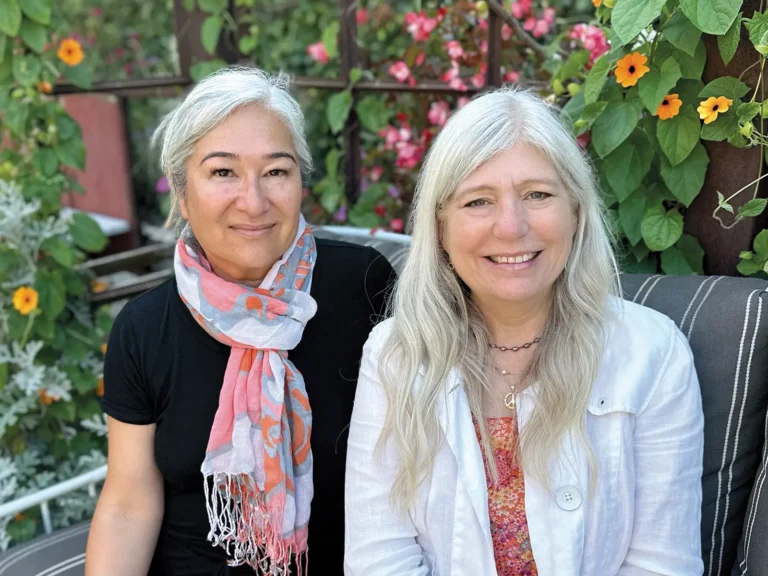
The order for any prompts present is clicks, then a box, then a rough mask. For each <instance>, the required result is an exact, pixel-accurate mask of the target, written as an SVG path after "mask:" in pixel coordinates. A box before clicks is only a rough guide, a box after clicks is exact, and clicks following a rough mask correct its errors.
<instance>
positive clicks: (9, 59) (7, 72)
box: [0, 54, 13, 84]
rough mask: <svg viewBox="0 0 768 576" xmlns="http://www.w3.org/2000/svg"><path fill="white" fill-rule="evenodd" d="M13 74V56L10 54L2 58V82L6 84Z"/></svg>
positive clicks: (0, 80)
mask: <svg viewBox="0 0 768 576" xmlns="http://www.w3.org/2000/svg"><path fill="white" fill-rule="evenodd" d="M12 75H13V56H12V55H11V54H8V55H7V56H6V57H5V59H3V60H0V84H4V83H5V82H6V81H7V80H8V79H9V78H10V77H11V76H12Z"/></svg>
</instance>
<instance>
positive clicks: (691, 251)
mask: <svg viewBox="0 0 768 576" xmlns="http://www.w3.org/2000/svg"><path fill="white" fill-rule="evenodd" d="M675 246H677V249H678V250H680V253H681V254H682V255H683V258H685V261H686V262H687V263H688V266H690V268H691V270H693V273H694V274H704V249H703V248H702V247H701V244H699V241H698V240H696V238H694V237H693V236H690V235H689V234H683V236H682V237H681V238H680V240H678V241H677V244H675Z"/></svg>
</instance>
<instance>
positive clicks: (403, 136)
mask: <svg viewBox="0 0 768 576" xmlns="http://www.w3.org/2000/svg"><path fill="white" fill-rule="evenodd" d="M397 134H398V136H399V137H400V142H408V140H410V139H411V125H410V124H403V125H402V126H400V130H398V131H397Z"/></svg>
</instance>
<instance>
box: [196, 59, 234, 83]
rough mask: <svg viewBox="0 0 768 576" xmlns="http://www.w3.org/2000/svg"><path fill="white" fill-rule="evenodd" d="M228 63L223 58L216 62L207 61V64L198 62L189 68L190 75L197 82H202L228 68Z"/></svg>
mask: <svg viewBox="0 0 768 576" xmlns="http://www.w3.org/2000/svg"><path fill="white" fill-rule="evenodd" d="M226 66H227V63H226V62H225V61H224V60H222V59H221V58H216V59H215V60H206V61H205V62H197V63H196V64H193V65H192V66H190V67H189V75H190V76H191V77H192V80H194V81H195V82H200V80H202V79H203V78H205V77H206V76H208V75H210V74H213V73H214V72H216V71H217V70H221V69H222V68H226Z"/></svg>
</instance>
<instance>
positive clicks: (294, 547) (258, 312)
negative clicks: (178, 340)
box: [174, 217, 317, 574]
mask: <svg viewBox="0 0 768 576" xmlns="http://www.w3.org/2000/svg"><path fill="white" fill-rule="evenodd" d="M316 257H317V254H316V250H315V241H314V238H313V237H312V234H311V232H310V230H309V227H308V226H307V224H306V222H305V221H304V218H303V217H301V218H300V220H299V228H298V231H297V233H296V238H295V239H294V241H293V244H292V245H291V248H290V249H289V250H288V251H287V252H286V253H285V255H284V256H283V258H282V259H281V260H279V261H278V262H276V263H275V265H274V266H273V267H272V269H271V270H270V272H269V274H268V275H267V277H266V278H265V279H264V281H263V282H262V283H261V286H260V287H259V288H250V287H248V286H243V285H240V284H235V283H232V282H227V281H225V280H222V279H221V278H219V277H218V276H216V274H214V273H213V271H212V269H211V265H210V264H209V263H208V261H207V260H206V258H205V256H203V255H202V254H201V253H199V252H198V251H197V250H195V249H194V248H192V247H190V246H188V245H187V244H186V243H185V242H184V241H183V240H179V242H178V244H177V246H176V254H175V258H174V260H175V261H174V268H175V273H176V283H177V284H178V287H179V294H180V296H181V299H182V300H183V301H184V303H185V304H186V305H187V307H188V308H189V310H190V312H192V315H193V316H194V318H195V320H197V322H198V323H199V324H200V326H202V327H203V328H204V329H205V331H206V332H208V334H210V335H211V336H212V337H213V338H215V339H216V340H218V341H219V342H221V343H223V344H226V345H228V346H231V347H232V351H231V353H230V356H229V362H228V363H227V369H226V372H225V374H224V383H223V385H222V388H221V393H220V395H219V407H218V409H217V410H216V416H215V418H214V421H213V427H212V428H211V435H210V438H209V440H208V448H207V449H206V454H205V460H204V461H203V465H202V468H201V471H202V473H203V476H204V484H205V499H206V506H207V509H208V521H209V523H210V526H211V530H210V532H209V534H208V540H210V541H211V542H213V545H214V546H217V545H218V546H221V547H223V548H224V549H225V550H226V551H227V554H228V555H229V556H230V559H229V564H230V566H239V565H241V564H248V565H249V566H251V567H253V568H254V569H260V570H262V571H264V572H265V573H266V571H267V570H272V572H269V573H270V574H288V570H289V563H290V559H291V555H292V554H295V555H296V556H297V562H296V563H297V565H298V566H299V570H301V566H302V561H306V553H307V523H308V521H309V511H310V502H311V501H312V495H313V492H314V488H313V484H312V452H311V450H310V444H309V438H310V432H311V427H312V411H311V409H310V406H309V400H308V398H307V391H306V388H305V386H304V379H303V378H302V376H301V374H300V373H299V371H298V370H296V367H295V366H294V365H293V364H292V363H291V361H290V360H288V353H287V350H291V349H293V348H294V347H295V346H296V345H297V344H298V343H299V341H300V340H301V335H302V333H303V331H304V326H305V325H306V323H307V322H308V321H309V320H310V319H311V318H312V317H313V316H314V315H315V312H316V311H317V303H316V302H315V300H314V299H313V298H312V297H311V296H310V295H309V289H310V285H311V284H312V271H313V269H314V265H315V259H316ZM209 484H211V485H212V486H213V489H210V488H209Z"/></svg>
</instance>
